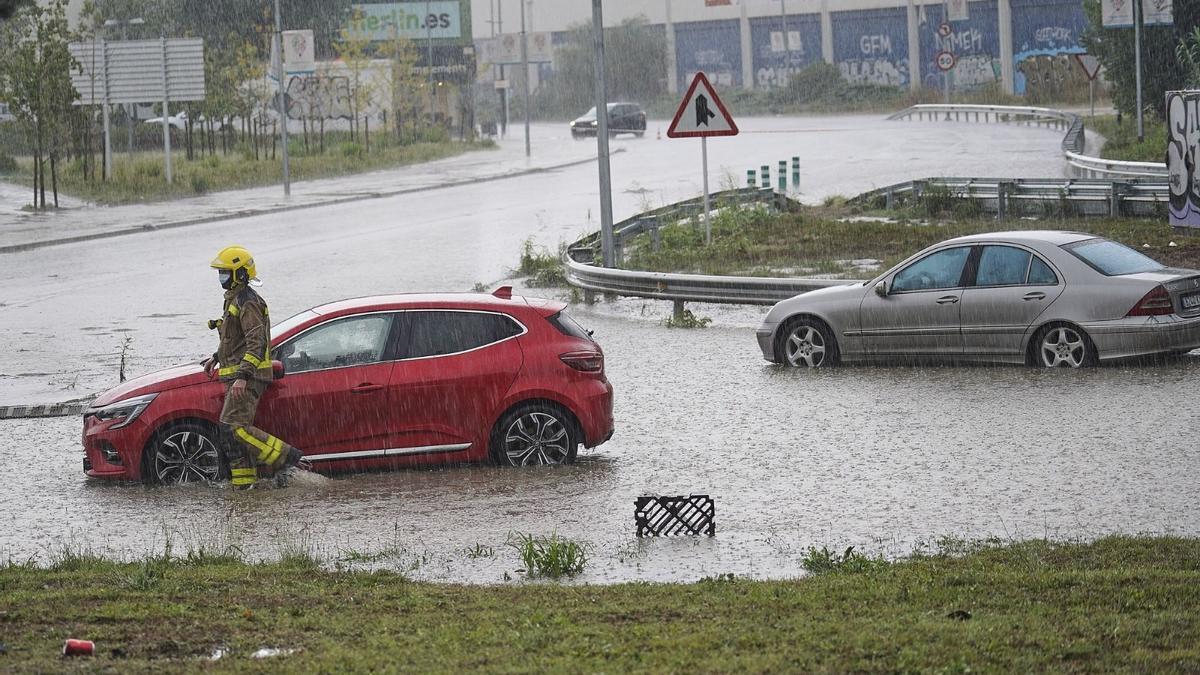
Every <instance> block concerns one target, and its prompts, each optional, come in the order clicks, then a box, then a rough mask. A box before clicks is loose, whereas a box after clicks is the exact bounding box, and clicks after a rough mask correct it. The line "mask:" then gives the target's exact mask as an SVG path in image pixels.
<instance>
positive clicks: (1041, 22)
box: [1012, 0, 1087, 94]
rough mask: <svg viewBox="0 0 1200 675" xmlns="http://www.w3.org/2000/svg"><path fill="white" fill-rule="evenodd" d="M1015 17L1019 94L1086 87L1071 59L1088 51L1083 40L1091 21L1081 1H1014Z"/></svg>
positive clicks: (1016, 78) (1016, 87)
mask: <svg viewBox="0 0 1200 675" xmlns="http://www.w3.org/2000/svg"><path fill="white" fill-rule="evenodd" d="M1012 13H1013V61H1014V62H1015V63H1014V72H1013V77H1014V78H1015V79H1014V82H1013V84H1014V89H1015V90H1016V93H1018V94H1025V93H1038V92H1040V91H1042V90H1050V91H1053V90H1054V89H1055V88H1059V89H1061V88H1064V87H1072V86H1076V87H1077V86H1086V82H1087V80H1086V77H1085V76H1083V74H1082V71H1081V70H1080V68H1079V67H1078V66H1076V65H1074V64H1073V63H1072V61H1073V59H1072V58H1071V57H1070V56H1068V55H1069V54H1075V53H1080V52H1083V51H1085V50H1084V48H1083V47H1082V46H1080V44H1079V37H1080V35H1082V34H1083V31H1084V29H1085V28H1086V27H1087V17H1086V16H1085V15H1084V13H1083V5H1082V3H1081V2H1080V1H1079V0H1012ZM1080 78H1083V79H1082V85H1081V82H1080ZM1027 90H1029V91H1027Z"/></svg>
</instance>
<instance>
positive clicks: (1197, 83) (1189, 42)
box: [1175, 27, 1200, 89]
mask: <svg viewBox="0 0 1200 675" xmlns="http://www.w3.org/2000/svg"><path fill="white" fill-rule="evenodd" d="M1175 55H1176V56H1177V57H1178V58H1179V62H1180V63H1181V64H1183V67H1184V78H1185V79H1184V86H1186V87H1187V88H1188V89H1196V88H1200V27H1197V28H1193V29H1192V32H1191V33H1190V34H1189V35H1187V36H1186V37H1185V38H1184V39H1183V41H1182V42H1180V43H1179V47H1177V48H1176V49H1175Z"/></svg>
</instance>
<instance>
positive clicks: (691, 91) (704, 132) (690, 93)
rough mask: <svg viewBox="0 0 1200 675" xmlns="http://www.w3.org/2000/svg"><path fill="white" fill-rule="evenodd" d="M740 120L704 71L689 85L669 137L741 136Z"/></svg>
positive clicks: (672, 123) (669, 131)
mask: <svg viewBox="0 0 1200 675" xmlns="http://www.w3.org/2000/svg"><path fill="white" fill-rule="evenodd" d="M737 133H738V128H737V124H735V123H734V121H733V116H732V115H730V114H729V111H728V110H726V109H725V104H724V103H721V99H720V98H719V97H717V92H716V90H714V89H713V87H712V85H711V84H709V82H708V78H707V77H705V76H704V73H702V72H701V73H696V77H695V78H694V79H693V80H692V85H691V86H690V87H688V90H687V94H685V95H684V97H683V102H682V103H680V104H679V110H677V111H675V119H673V120H671V128H669V129H667V136H668V137H669V138H699V137H701V136H737Z"/></svg>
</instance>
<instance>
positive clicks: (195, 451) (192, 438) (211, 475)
mask: <svg viewBox="0 0 1200 675" xmlns="http://www.w3.org/2000/svg"><path fill="white" fill-rule="evenodd" d="M146 452H147V453H148V454H147V456H146V460H145V471H144V473H143V477H144V478H145V479H146V482H148V483H159V484H162V485H181V484H184V483H198V482H209V483H211V482H215V481H217V480H220V478H221V468H222V467H221V449H220V445H219V443H218V441H217V435H216V432H214V431H213V430H212V429H211V428H209V427H205V426H201V425H199V424H192V423H185V424H178V425H175V426H173V427H170V428H169V429H166V430H165V431H162V432H161V433H159V434H158V436H156V437H155V439H154V440H153V441H152V442H151V443H150V445H149V447H147V448H146Z"/></svg>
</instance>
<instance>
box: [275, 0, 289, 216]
mask: <svg viewBox="0 0 1200 675" xmlns="http://www.w3.org/2000/svg"><path fill="white" fill-rule="evenodd" d="M275 53H276V54H277V55H278V57H279V59H278V60H277V61H276V62H275V78H276V79H277V80H278V81H279V138H280V140H281V141H282V145H283V196H284V197H290V196H292V177H291V173H290V171H291V167H290V166H289V164H288V133H287V123H288V118H287V103H285V102H284V100H283V18H282V17H281V16H280V14H279V0H275Z"/></svg>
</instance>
